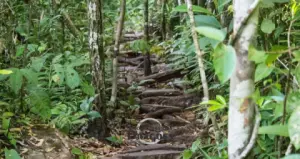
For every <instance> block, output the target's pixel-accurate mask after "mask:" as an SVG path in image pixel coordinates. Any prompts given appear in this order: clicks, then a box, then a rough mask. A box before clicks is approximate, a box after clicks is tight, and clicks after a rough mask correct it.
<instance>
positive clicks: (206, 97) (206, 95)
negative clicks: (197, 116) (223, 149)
mask: <svg viewBox="0 0 300 159" xmlns="http://www.w3.org/2000/svg"><path fill="white" fill-rule="evenodd" d="M186 2H187V7H188V14H189V17H190V22H191V27H192V37H193V41H194V45H195V50H196V54H197V59H198V66H199V70H200V76H201V83H202V87H203V93H204V97H203V101H208V100H209V92H208V84H207V80H206V74H205V67H204V64H203V59H202V52H201V50H200V44H199V40H198V35H197V32H196V25H195V18H194V13H193V9H192V2H191V0H187V1H186ZM208 115H209V118H210V119H211V121H212V124H213V127H214V131H215V135H216V139H217V144H218V142H219V128H218V124H217V122H216V119H215V116H214V115H213V114H211V113H209V112H208ZM206 124H208V122H206Z"/></svg>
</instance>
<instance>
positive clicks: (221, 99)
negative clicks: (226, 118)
mask: <svg viewBox="0 0 300 159" xmlns="http://www.w3.org/2000/svg"><path fill="white" fill-rule="evenodd" d="M216 99H217V100H218V101H219V102H220V103H222V104H223V105H226V100H225V98H224V97H223V96H220V95H217V96H216Z"/></svg>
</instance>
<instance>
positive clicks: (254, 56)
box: [248, 45, 267, 64]
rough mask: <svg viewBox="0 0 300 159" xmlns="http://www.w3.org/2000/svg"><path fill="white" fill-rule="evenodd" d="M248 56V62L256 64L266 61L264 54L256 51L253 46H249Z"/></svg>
mask: <svg viewBox="0 0 300 159" xmlns="http://www.w3.org/2000/svg"><path fill="white" fill-rule="evenodd" d="M248 56H249V59H250V61H254V62H255V63H256V64H258V63H262V62H265V60H266V59H267V54H266V52H264V51H258V50H256V49H255V47H254V46H253V45H250V46H249V54H248Z"/></svg>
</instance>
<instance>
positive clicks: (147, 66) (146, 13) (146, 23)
mask: <svg viewBox="0 0 300 159" xmlns="http://www.w3.org/2000/svg"><path fill="white" fill-rule="evenodd" d="M144 20H145V21H144V36H145V38H144V40H145V41H146V43H147V44H149V0H144ZM151 73H152V71H151V63H150V53H149V51H147V52H146V55H144V75H145V76H148V75H150V74H151Z"/></svg>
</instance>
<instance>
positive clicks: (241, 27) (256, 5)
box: [228, 0, 260, 45]
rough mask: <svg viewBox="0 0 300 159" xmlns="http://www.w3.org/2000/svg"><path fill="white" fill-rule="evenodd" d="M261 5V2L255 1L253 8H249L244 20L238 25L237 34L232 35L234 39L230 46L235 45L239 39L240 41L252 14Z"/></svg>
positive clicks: (231, 39)
mask: <svg viewBox="0 0 300 159" xmlns="http://www.w3.org/2000/svg"><path fill="white" fill-rule="evenodd" d="M259 3H260V0H255V1H254V2H253V3H252V4H251V6H250V7H249V9H248V11H247V13H248V15H246V16H245V17H244V18H243V20H242V21H241V22H240V23H239V24H238V25H237V26H238V27H237V29H236V30H237V32H236V33H233V34H232V37H231V38H230V40H229V42H228V43H229V44H231V45H233V44H234V43H235V42H236V40H237V39H239V37H240V35H241V33H242V32H243V30H244V28H245V26H246V24H247V22H248V20H249V19H250V18H251V15H252V13H253V12H254V11H255V9H256V8H257V7H258V4H259Z"/></svg>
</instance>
